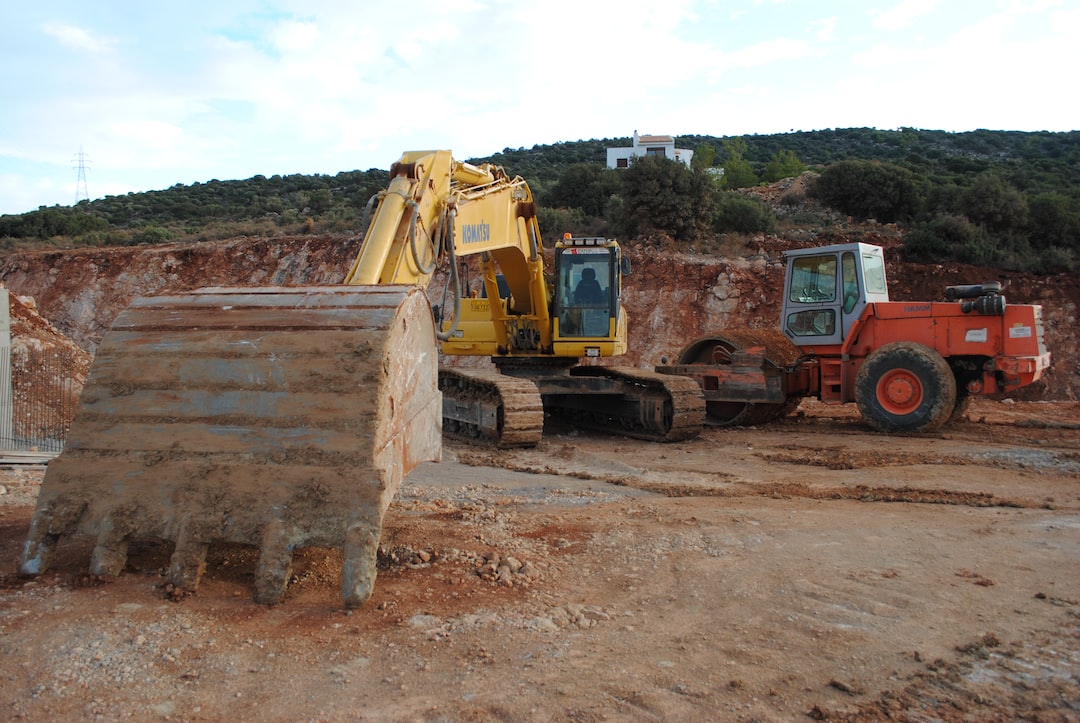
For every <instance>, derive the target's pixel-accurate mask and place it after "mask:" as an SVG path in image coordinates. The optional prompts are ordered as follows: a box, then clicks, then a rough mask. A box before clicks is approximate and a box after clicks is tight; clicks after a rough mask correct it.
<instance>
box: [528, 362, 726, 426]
mask: <svg viewBox="0 0 1080 723" xmlns="http://www.w3.org/2000/svg"><path fill="white" fill-rule="evenodd" d="M570 375H571V377H577V378H582V377H592V378H596V379H602V380H606V382H607V386H608V387H609V390H607V391H599V392H598V393H597V394H589V395H565V396H564V395H553V396H549V395H546V394H545V396H544V403H545V406H546V407H547V408H548V410H549V411H551V412H552V413H554V414H558V415H560V416H562V417H563V418H565V419H567V420H568V421H570V422H571V423H573V424H574V425H576V426H579V427H585V428H587V429H595V430H599V431H602V432H607V433H609V434H621V435H624V436H627V437H633V438H635V439H645V440H649V441H651V442H677V441H680V440H683V439H690V438H692V437H696V436H697V435H698V434H699V433H700V432H701V429H702V426H703V425H704V424H705V400H704V399H703V398H702V395H701V387H700V386H699V385H698V383H697V382H696V381H694V380H693V379H690V378H688V377H678V376H672V375H670V374H658V373H656V372H653V371H648V370H645V369H636V368H633V367H619V366H611V367H605V366H580V367H574V368H573V369H571V370H570ZM575 401H576V402H578V403H576V404H573V403H572V402H575Z"/></svg>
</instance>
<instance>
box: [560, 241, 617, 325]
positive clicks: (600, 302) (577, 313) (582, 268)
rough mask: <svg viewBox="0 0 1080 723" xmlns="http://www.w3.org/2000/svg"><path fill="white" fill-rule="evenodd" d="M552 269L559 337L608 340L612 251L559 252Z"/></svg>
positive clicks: (612, 299) (602, 248)
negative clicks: (554, 281)
mask: <svg viewBox="0 0 1080 723" xmlns="http://www.w3.org/2000/svg"><path fill="white" fill-rule="evenodd" d="M556 265H557V270H556V273H557V277H558V278H557V281H556V283H557V289H558V293H557V296H556V306H557V312H558V315H559V332H560V335H561V336H567V337H568V336H582V337H606V336H608V335H609V334H610V328H611V327H610V319H611V317H612V315H613V313H614V312H613V310H614V309H615V308H616V305H617V296H618V294H617V289H618V276H617V274H618V268H617V267H616V258H615V252H614V250H613V249H612V248H611V247H609V246H589V247H575V248H566V249H561V250H560V253H559V255H558V258H557V263H556Z"/></svg>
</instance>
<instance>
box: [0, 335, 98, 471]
mask: <svg viewBox="0 0 1080 723" xmlns="http://www.w3.org/2000/svg"><path fill="white" fill-rule="evenodd" d="M3 370H10V376H8V375H6V374H3ZM83 371H85V370H84V369H80V367H79V363H78V360H77V359H76V358H75V357H74V355H73V354H72V353H71V352H70V351H67V350H65V349H57V348H52V349H38V348H34V347H20V348H19V349H17V350H15V351H12V350H11V349H10V348H3V347H2V346H0V379H2V378H4V377H5V376H8V378H9V379H11V384H10V387H9V388H6V389H0V409H3V410H4V412H3V414H4V416H5V417H6V416H7V413H6V412H7V409H8V408H10V410H11V417H10V420H11V423H10V425H8V424H0V449H2V450H10V451H24V452H60V451H61V450H62V449H63V447H64V439H65V438H66V437H67V432H68V427H70V426H71V420H72V418H74V416H75V408H76V406H77V405H78V402H79V394H80V393H81V392H82V384H81V383H80V381H79V377H80V376H81V373H82V372H83ZM3 386H5V387H7V386H8V385H6V384H5V385H3ZM7 395H10V396H7Z"/></svg>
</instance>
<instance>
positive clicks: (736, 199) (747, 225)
mask: <svg viewBox="0 0 1080 723" xmlns="http://www.w3.org/2000/svg"><path fill="white" fill-rule="evenodd" d="M718 200H719V205H718V208H717V211H716V215H715V216H714V217H713V229H714V230H715V231H717V232H719V233H727V232H730V231H734V232H737V233H755V232H758V231H771V230H773V229H774V228H775V227H776V216H774V215H773V212H772V210H771V209H770V208H769V207H768V206H767V205H765V203H764V202H763V201H761V200H760V199H757V198H750V197H748V196H744V195H742V194H741V193H736V192H732V191H729V192H727V193H722V194H720V196H719V199H718Z"/></svg>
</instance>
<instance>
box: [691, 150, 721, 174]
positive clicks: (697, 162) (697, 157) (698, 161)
mask: <svg viewBox="0 0 1080 723" xmlns="http://www.w3.org/2000/svg"><path fill="white" fill-rule="evenodd" d="M714 163H716V146H714V145H713V144H712V143H699V144H698V146H697V147H696V148H695V149H694V156H693V158H691V159H690V167H691V168H692V169H693V170H695V171H703V170H705V169H706V168H712V167H713V164H714Z"/></svg>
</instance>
